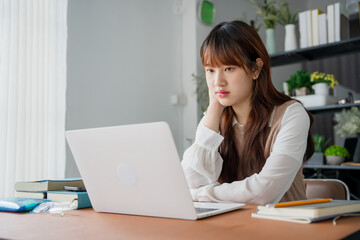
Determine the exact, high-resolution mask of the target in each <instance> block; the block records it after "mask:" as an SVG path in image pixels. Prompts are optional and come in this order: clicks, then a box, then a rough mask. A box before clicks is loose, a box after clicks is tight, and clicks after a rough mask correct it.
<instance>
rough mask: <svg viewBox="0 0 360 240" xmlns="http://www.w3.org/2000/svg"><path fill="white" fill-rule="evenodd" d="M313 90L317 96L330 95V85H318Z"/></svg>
mask: <svg viewBox="0 0 360 240" xmlns="http://www.w3.org/2000/svg"><path fill="white" fill-rule="evenodd" d="M312 88H313V89H314V91H315V94H316V95H329V85H328V84H327V83H316V84H314V85H313V86H312Z"/></svg>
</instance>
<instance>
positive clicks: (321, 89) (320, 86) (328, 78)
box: [310, 71, 339, 95]
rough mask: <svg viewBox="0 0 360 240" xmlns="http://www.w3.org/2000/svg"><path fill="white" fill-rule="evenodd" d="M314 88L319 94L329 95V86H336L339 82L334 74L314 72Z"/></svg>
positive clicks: (311, 77) (311, 78)
mask: <svg viewBox="0 0 360 240" xmlns="http://www.w3.org/2000/svg"><path fill="white" fill-rule="evenodd" d="M310 80H311V84H312V88H313V89H314V91H315V94H317V95H329V87H331V88H334V86H335V85H338V84H339V82H338V81H336V80H335V77H334V75H333V74H327V73H322V72H318V71H316V72H313V73H312V74H311V76H310Z"/></svg>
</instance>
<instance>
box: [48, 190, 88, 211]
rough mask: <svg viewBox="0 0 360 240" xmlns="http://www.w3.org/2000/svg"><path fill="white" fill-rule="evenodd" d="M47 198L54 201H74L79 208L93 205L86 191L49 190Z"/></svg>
mask: <svg viewBox="0 0 360 240" xmlns="http://www.w3.org/2000/svg"><path fill="white" fill-rule="evenodd" d="M47 199H48V200H51V201H53V202H73V201H74V203H75V204H76V205H77V209H80V208H89V207H91V202H90V199H89V195H88V193H87V192H86V191H82V192H76V191H48V192H47Z"/></svg>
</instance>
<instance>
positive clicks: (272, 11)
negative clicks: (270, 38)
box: [249, 0, 279, 29]
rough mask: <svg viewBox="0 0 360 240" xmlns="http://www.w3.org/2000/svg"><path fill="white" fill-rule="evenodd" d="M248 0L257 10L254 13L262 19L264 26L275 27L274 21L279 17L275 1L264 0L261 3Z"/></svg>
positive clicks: (267, 27)
mask: <svg viewBox="0 0 360 240" xmlns="http://www.w3.org/2000/svg"><path fill="white" fill-rule="evenodd" d="M249 2H250V3H251V4H252V5H253V6H254V8H255V9H256V10H257V11H256V13H257V14H259V15H260V16H261V17H262V18H263V19H264V23H265V28H266V29H270V28H275V24H276V21H277V19H278V17H279V14H278V11H277V10H276V3H275V1H267V0H264V3H263V4H261V3H257V2H256V1H255V0H249Z"/></svg>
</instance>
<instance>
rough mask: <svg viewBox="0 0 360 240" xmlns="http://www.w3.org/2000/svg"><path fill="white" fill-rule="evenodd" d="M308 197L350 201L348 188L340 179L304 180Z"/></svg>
mask: <svg viewBox="0 0 360 240" xmlns="http://www.w3.org/2000/svg"><path fill="white" fill-rule="evenodd" d="M304 182H305V187H306V197H307V198H308V199H312V198H332V199H339V200H350V191H349V188H348V186H347V185H346V184H345V183H344V182H343V181H340V180H338V179H304Z"/></svg>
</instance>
